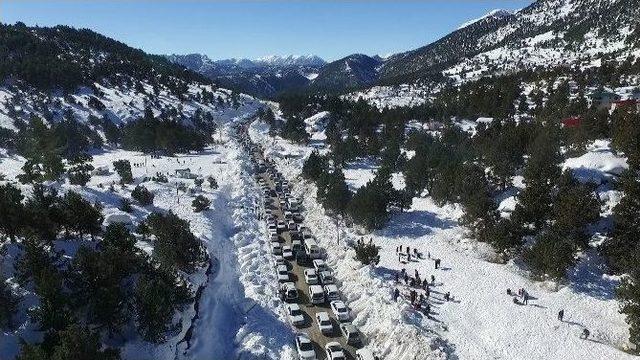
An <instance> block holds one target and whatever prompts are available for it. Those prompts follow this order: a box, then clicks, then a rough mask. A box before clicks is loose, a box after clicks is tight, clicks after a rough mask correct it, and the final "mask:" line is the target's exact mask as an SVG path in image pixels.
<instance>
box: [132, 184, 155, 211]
mask: <svg viewBox="0 0 640 360" xmlns="http://www.w3.org/2000/svg"><path fill="white" fill-rule="evenodd" d="M131 197H132V198H133V199H134V200H136V201H137V202H138V203H139V204H140V205H142V206H148V205H152V204H153V198H154V197H155V195H154V194H153V193H152V192H151V191H149V190H148V189H147V188H146V187H144V186H142V185H138V186H136V187H135V188H134V189H133V191H131Z"/></svg>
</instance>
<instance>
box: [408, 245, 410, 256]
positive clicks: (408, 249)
mask: <svg viewBox="0 0 640 360" xmlns="http://www.w3.org/2000/svg"><path fill="white" fill-rule="evenodd" d="M409 253H410V251H409V247H408V246H407V255H409Z"/></svg>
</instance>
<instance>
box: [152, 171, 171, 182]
mask: <svg viewBox="0 0 640 360" xmlns="http://www.w3.org/2000/svg"><path fill="white" fill-rule="evenodd" d="M151 180H153V181H155V182H157V183H161V184H166V183H168V182H169V179H168V178H167V176H166V175H164V174H161V173H157V174H156V176H154V177H152V178H151Z"/></svg>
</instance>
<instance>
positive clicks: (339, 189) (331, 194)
mask: <svg viewBox="0 0 640 360" xmlns="http://www.w3.org/2000/svg"><path fill="white" fill-rule="evenodd" d="M317 185H318V199H319V200H320V202H321V203H322V205H323V206H324V207H325V208H326V209H329V210H332V211H335V212H337V213H338V214H342V213H344V210H345V209H346V207H347V205H348V204H349V200H350V199H351V191H350V190H349V187H348V186H347V182H346V180H345V178H344V174H343V173H342V170H340V169H334V170H333V171H331V172H329V173H323V174H322V175H321V176H320V178H319V179H318V183H317Z"/></svg>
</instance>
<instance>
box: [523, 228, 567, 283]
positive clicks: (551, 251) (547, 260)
mask: <svg viewBox="0 0 640 360" xmlns="http://www.w3.org/2000/svg"><path fill="white" fill-rule="evenodd" d="M576 249H577V248H576V245H575V243H574V242H573V241H571V240H570V239H567V238H566V237H563V236H561V235H560V234H558V233H557V232H555V231H554V230H553V229H551V230H548V231H544V232H542V233H541V234H540V235H538V236H537V238H536V242H535V244H534V245H533V246H532V247H531V248H530V249H526V250H525V251H524V252H523V254H522V256H523V259H524V260H525V262H526V263H527V264H528V265H529V267H530V268H531V270H532V272H533V273H534V274H535V275H537V276H540V277H543V276H545V275H546V276H550V277H551V278H553V279H561V278H563V277H564V276H565V273H566V271H567V269H568V268H569V267H570V266H573V265H574V264H575V252H576Z"/></svg>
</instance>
